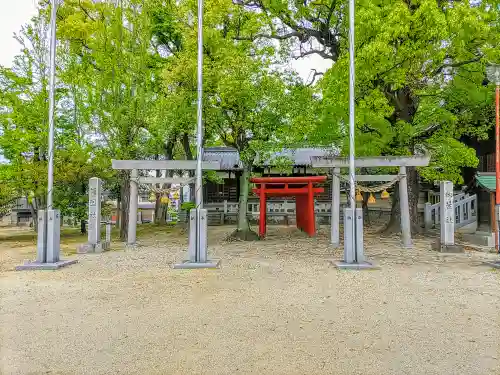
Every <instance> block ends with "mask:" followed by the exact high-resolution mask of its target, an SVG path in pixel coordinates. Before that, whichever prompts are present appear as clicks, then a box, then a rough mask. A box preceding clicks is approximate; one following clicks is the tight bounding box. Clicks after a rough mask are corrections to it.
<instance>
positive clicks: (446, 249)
mask: <svg viewBox="0 0 500 375" xmlns="http://www.w3.org/2000/svg"><path fill="white" fill-rule="evenodd" d="M432 250H434V251H439V252H440V253H463V252H464V247H463V246H462V245H443V244H442V243H441V241H440V240H437V241H436V242H434V243H433V244H432Z"/></svg>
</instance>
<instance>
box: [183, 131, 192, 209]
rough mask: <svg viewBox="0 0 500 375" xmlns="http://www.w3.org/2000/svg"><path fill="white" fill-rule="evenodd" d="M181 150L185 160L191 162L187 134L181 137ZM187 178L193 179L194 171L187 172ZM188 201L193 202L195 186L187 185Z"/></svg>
mask: <svg viewBox="0 0 500 375" xmlns="http://www.w3.org/2000/svg"><path fill="white" fill-rule="evenodd" d="M182 148H183V149H184V154H185V155H186V160H193V159H194V158H193V152H192V151H191V147H190V145H189V135H188V133H184V134H183V135H182ZM189 177H194V171H192V170H190V171H189ZM189 201H190V202H194V201H195V184H194V183H192V184H189Z"/></svg>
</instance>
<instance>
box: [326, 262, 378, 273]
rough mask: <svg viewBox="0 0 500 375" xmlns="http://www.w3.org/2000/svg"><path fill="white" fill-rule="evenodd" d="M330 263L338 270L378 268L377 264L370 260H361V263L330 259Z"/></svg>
mask: <svg viewBox="0 0 500 375" xmlns="http://www.w3.org/2000/svg"><path fill="white" fill-rule="evenodd" d="M330 263H331V264H333V265H334V266H335V267H336V268H338V269H339V270H359V271H362V270H378V269H380V267H379V266H377V265H376V264H374V263H372V262H361V263H347V262H344V261H339V260H331V261H330Z"/></svg>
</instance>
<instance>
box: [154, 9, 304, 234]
mask: <svg viewBox="0 0 500 375" xmlns="http://www.w3.org/2000/svg"><path fill="white" fill-rule="evenodd" d="M195 5H196V4H195V3H194V2H187V3H186V4H182V5H181V6H179V8H178V11H179V12H182V13H181V14H179V17H181V19H182V17H186V16H188V15H189V14H190V12H187V11H186V8H187V9H191V11H192V12H194V9H195V8H194V6H195ZM206 9H207V14H206V17H205V21H204V34H205V37H204V42H203V51H204V66H203V69H204V112H203V115H204V124H205V137H206V140H205V141H206V142H207V143H213V144H223V145H225V146H228V147H233V148H235V149H237V150H238V152H239V154H240V158H241V160H242V162H243V166H244V171H243V174H242V177H241V181H240V186H241V195H240V207H239V219H238V228H237V233H238V236H239V237H241V238H247V237H248V233H249V230H248V229H249V227H248V222H247V216H246V212H247V210H246V208H247V197H248V192H249V190H248V186H249V182H248V180H249V177H250V172H251V168H252V166H253V165H255V163H256V162H258V157H259V158H260V160H261V161H263V160H264V159H265V158H267V157H268V156H269V155H270V153H271V152H273V151H276V150H278V149H282V148H283V147H284V146H286V145H290V144H294V143H296V142H297V134H298V133H299V132H298V130H297V129H298V125H299V123H300V122H301V121H299V120H300V119H303V118H302V117H301V116H304V113H308V111H307V110H304V108H306V105H307V99H309V101H310V100H312V92H311V91H308V89H307V88H305V87H303V85H301V84H300V82H299V80H298V79H297V77H296V76H295V75H293V74H291V73H289V72H278V71H276V70H275V69H273V66H272V64H273V63H276V62H277V56H276V51H275V49H274V48H272V47H269V46H256V45H255V44H253V43H251V42H249V41H239V40H236V39H237V38H236V37H237V31H238V30H237V27H239V25H240V23H241V22H244V20H242V18H243V14H242V12H241V9H240V8H239V7H238V6H234V5H233V4H232V3H229V2H228V3H219V2H210V1H209V2H208V3H207V4H206ZM229 15H231V17H230V16H229ZM188 21H189V20H187V19H186V22H185V24H184V25H185V26H184V28H183V32H182V35H183V38H182V41H181V43H179V44H177V45H176V48H177V49H176V51H175V53H172V55H171V56H170V57H169V58H168V59H167V64H166V67H165V71H164V80H165V90H166V95H167V97H168V98H169V101H171V103H173V106H175V107H176V108H175V109H177V110H173V111H172V113H175V114H176V115H177V114H179V113H180V114H181V116H182V117H181V119H185V120H184V121H185V122H184V123H185V124H186V125H187V124H190V126H193V125H194V124H195V119H196V105H195V104H196V83H197V81H196V68H197V64H196V63H197V59H196V56H197V34H196V32H195V29H196V24H195V23H194V22H191V23H189V22H188ZM179 45H182V48H178V46H179ZM177 118H178V117H177ZM181 121H183V120H181ZM300 125H302V126H303V123H301V124H300Z"/></svg>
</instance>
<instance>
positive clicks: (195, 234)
mask: <svg viewBox="0 0 500 375" xmlns="http://www.w3.org/2000/svg"><path fill="white" fill-rule="evenodd" d="M196 120H197V129H196V146H197V147H196V148H197V153H196V154H197V157H196V184H195V189H196V191H195V193H196V194H195V203H196V211H195V212H196V215H194V217H193V215H192V214H191V213H190V217H189V220H190V221H189V222H190V229H189V249H188V254H189V260H188V261H186V262H183V263H178V264H174V268H177V269H189V268H217V267H218V266H219V261H213V260H209V259H207V211H206V210H205V209H203V190H202V188H203V185H202V184H203V167H202V162H203V0H198V101H197V113H196Z"/></svg>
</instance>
